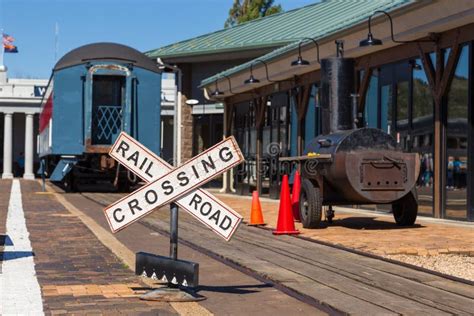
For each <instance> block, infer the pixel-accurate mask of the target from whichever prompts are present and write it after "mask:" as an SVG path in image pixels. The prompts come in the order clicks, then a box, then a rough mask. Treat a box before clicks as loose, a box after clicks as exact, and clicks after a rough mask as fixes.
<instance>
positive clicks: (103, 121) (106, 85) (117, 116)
mask: <svg viewBox="0 0 474 316" xmlns="http://www.w3.org/2000/svg"><path fill="white" fill-rule="evenodd" d="M124 99H125V77H123V76H107V75H94V76H93V79H92V131H91V132H92V135H91V136H92V144H93V145H110V144H112V142H113V140H115V138H116V136H117V135H118V134H119V133H120V130H121V127H122V106H123V105H125V100H124Z"/></svg>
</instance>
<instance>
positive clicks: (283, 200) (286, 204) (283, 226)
mask: <svg viewBox="0 0 474 316" xmlns="http://www.w3.org/2000/svg"><path fill="white" fill-rule="evenodd" d="M299 233H300V232H299V231H297V230H296V229H295V221H294V219H293V214H292V211H291V201H290V185H289V184H288V176H287V175H286V174H285V175H284V176H283V181H282V183H281V193H280V210H279V211H278V223H277V229H276V230H274V231H273V234H274V235H282V234H288V235H292V234H299Z"/></svg>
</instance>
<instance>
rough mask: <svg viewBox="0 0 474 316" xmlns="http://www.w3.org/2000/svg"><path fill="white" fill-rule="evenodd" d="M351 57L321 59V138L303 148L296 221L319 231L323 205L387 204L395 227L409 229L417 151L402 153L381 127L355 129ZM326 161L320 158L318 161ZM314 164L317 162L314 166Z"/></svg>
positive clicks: (415, 206)
mask: <svg viewBox="0 0 474 316" xmlns="http://www.w3.org/2000/svg"><path fill="white" fill-rule="evenodd" d="M354 64H355V63H354V59H351V58H343V57H342V56H338V57H334V58H327V59H323V60H321V104H322V109H321V110H322V135H320V136H318V137H316V138H315V139H313V140H312V141H311V142H309V144H308V145H307V146H306V148H305V152H304V154H305V157H306V158H305V159H304V161H303V163H302V167H301V170H302V183H301V194H300V218H301V221H302V223H303V227H307V228H313V227H318V226H319V223H320V221H321V217H322V209H323V208H322V207H323V205H327V206H329V208H328V212H327V213H326V217H327V219H328V221H329V222H330V221H331V220H332V217H333V216H334V212H333V211H332V206H333V205H354V204H391V205H392V211H393V215H394V218H395V221H396V223H397V224H398V225H402V226H405V225H413V223H414V222H415V220H416V216H417V212H418V201H417V194H416V189H415V183H416V179H417V178H418V172H419V157H418V154H416V153H404V152H402V151H401V150H400V149H398V148H397V143H396V141H395V139H394V138H393V137H392V136H391V135H389V134H387V133H385V132H384V131H382V130H380V129H375V128H357V127H356V122H357V121H356V120H357V117H356V113H357V110H356V103H357V102H354V73H355V72H354V69H355V67H354ZM323 156H325V157H330V158H329V159H318V157H323ZM315 162H317V163H315Z"/></svg>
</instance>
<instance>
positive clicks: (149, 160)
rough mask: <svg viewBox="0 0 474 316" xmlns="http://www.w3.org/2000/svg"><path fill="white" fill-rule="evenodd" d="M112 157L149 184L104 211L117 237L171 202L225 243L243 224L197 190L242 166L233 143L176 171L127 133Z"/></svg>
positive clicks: (229, 140) (228, 141)
mask: <svg viewBox="0 0 474 316" xmlns="http://www.w3.org/2000/svg"><path fill="white" fill-rule="evenodd" d="M109 155H110V156H112V157H113V158H114V159H116V160H117V161H118V162H120V163H121V164H122V165H124V166H125V167H126V168H128V169H129V170H131V171H132V172H134V173H135V174H136V175H137V176H139V177H140V178H142V179H143V180H144V181H146V182H148V184H147V185H145V186H143V187H141V188H140V189H138V190H136V191H135V192H133V193H131V194H130V195H128V196H126V197H124V198H122V199H120V200H119V201H117V202H115V203H114V204H112V205H110V206H108V207H107V208H106V209H105V210H104V212H105V215H106V217H107V220H108V222H109V225H110V228H111V230H112V231H113V232H114V233H116V232H118V231H120V230H121V229H124V228H125V227H127V226H128V225H130V224H132V223H134V222H136V221H137V220H139V219H140V218H142V217H144V216H145V215H147V214H149V213H150V212H152V211H153V210H154V209H157V208H159V207H161V206H163V205H165V204H168V203H170V202H176V204H178V205H179V206H180V207H181V208H183V209H184V210H186V211H188V212H189V213H190V214H191V215H192V216H194V217H195V218H197V219H198V220H199V221H201V222H202V223H203V224H205V225H206V226H208V227H209V228H210V229H212V230H213V231H214V232H216V233H217V234H218V235H219V236H221V237H222V238H224V239H225V240H227V241H228V240H230V238H231V237H232V235H233V234H234V232H235V231H236V229H237V227H238V226H239V224H240V222H241V221H242V216H241V215H240V214H239V213H237V212H236V211H234V210H232V209H231V208H230V207H229V206H227V205H225V204H224V203H223V202H221V201H219V200H218V199H217V198H216V197H214V196H213V195H212V194H210V193H208V192H206V191H204V190H201V189H196V188H197V187H199V186H201V185H202V184H204V183H206V182H208V181H210V180H211V179H212V178H214V177H216V176H218V175H220V174H221V173H223V172H225V171H227V170H229V169H230V168H232V167H234V166H236V165H238V164H240V163H241V162H242V161H243V160H244V158H243V156H242V153H241V152H240V149H239V146H238V145H237V143H236V141H235V139H234V138H233V137H229V138H227V139H225V140H223V141H221V142H220V143H218V144H216V145H214V146H213V147H211V148H209V149H208V150H206V151H204V152H203V153H201V154H199V155H197V156H196V157H194V158H192V159H191V160H189V161H188V162H186V163H185V164H183V165H181V166H180V167H178V168H176V169H172V166H170V165H169V164H168V163H167V162H165V161H164V160H163V159H161V158H160V157H158V156H156V155H155V154H154V153H153V152H151V151H150V150H148V149H147V148H146V147H145V146H143V145H142V144H140V143H139V142H138V141H136V140H135V139H133V138H132V137H131V136H129V135H128V134H126V133H124V132H122V133H121V134H120V135H119V137H118V138H117V140H116V141H115V143H114V145H113V146H112V148H111V150H110V152H109Z"/></svg>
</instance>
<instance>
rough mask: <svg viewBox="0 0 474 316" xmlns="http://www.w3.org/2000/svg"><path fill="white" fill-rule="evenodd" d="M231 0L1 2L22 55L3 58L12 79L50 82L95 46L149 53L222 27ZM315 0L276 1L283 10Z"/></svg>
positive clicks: (1, 24)
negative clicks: (75, 55)
mask: <svg viewBox="0 0 474 316" xmlns="http://www.w3.org/2000/svg"><path fill="white" fill-rule="evenodd" d="M232 2H233V1H232V0H0V28H3V30H4V32H5V33H7V34H9V35H11V36H13V37H14V38H15V39H16V41H15V44H16V45H17V46H18V50H19V53H18V54H5V62H4V63H5V65H7V67H8V69H9V70H8V75H9V77H10V78H46V79H47V78H49V76H50V73H51V68H52V66H53V65H54V63H55V58H54V55H55V35H54V33H55V24H56V22H57V23H58V25H59V41H58V47H59V49H58V58H60V57H61V56H62V55H64V54H65V53H67V52H68V51H70V50H71V49H74V48H76V47H78V46H81V45H84V44H87V43H93V42H101V41H106V42H118V43H122V44H126V45H129V46H132V47H134V48H136V49H138V50H140V51H146V50H150V49H153V48H157V47H160V46H164V45H167V44H170V43H174V42H177V41H180V40H185V39H188V38H192V37H195V36H198V35H201V34H205V33H208V32H212V31H215V30H218V29H221V28H222V27H223V25H224V22H225V20H226V18H227V15H228V11H229V8H230V7H231V6H232ZM314 2H318V1H317V0H276V1H275V3H277V4H278V3H279V4H281V5H282V6H283V9H284V10H285V11H288V10H291V9H294V8H299V7H302V6H305V5H308V4H311V3H314Z"/></svg>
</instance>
